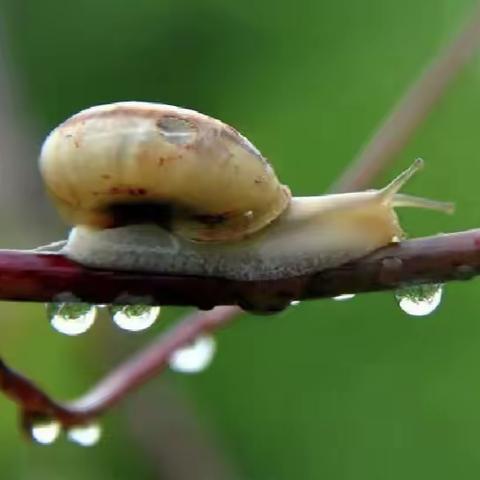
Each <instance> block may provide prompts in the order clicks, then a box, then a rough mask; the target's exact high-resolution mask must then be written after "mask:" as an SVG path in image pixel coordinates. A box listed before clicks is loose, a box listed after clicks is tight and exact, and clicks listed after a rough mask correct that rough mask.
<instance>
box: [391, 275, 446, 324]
mask: <svg viewBox="0 0 480 480" xmlns="http://www.w3.org/2000/svg"><path fill="white" fill-rule="evenodd" d="M442 293H443V285H442V284H440V283H436V284H428V285H413V286H409V287H404V288H401V289H399V290H397V291H396V292H395V298H396V299H397V302H398V305H399V306H400V308H401V309H402V310H403V311H404V312H405V313H408V314H409V315H413V316H416V317H422V316H424V315H429V314H430V313H432V312H433V311H434V310H435V309H436V308H437V307H438V306H439V305H440V302H441V301H442Z"/></svg>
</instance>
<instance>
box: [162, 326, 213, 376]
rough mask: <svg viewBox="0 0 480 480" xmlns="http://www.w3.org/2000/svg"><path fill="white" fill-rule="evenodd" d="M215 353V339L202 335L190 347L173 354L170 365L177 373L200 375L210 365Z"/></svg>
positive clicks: (169, 361) (182, 348)
mask: <svg viewBox="0 0 480 480" xmlns="http://www.w3.org/2000/svg"><path fill="white" fill-rule="evenodd" d="M215 351H216V343H215V339H214V338H213V337H211V336H210V335H201V336H199V337H197V339H196V340H194V341H193V342H192V343H190V344H189V345H186V346H184V347H181V348H179V349H177V350H176V351H175V352H173V354H172V355H171V356H170V358H169V360H168V364H169V366H170V368H171V369H172V370H175V371H177V372H181V373H198V372H201V371H203V370H205V369H206V368H207V367H208V366H209V365H210V363H211V362H212V359H213V356H214V355H215Z"/></svg>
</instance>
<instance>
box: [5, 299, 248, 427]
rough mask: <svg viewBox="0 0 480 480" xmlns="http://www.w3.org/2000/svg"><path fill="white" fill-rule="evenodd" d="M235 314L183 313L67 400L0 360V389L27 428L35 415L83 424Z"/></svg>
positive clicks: (225, 309)
mask: <svg viewBox="0 0 480 480" xmlns="http://www.w3.org/2000/svg"><path fill="white" fill-rule="evenodd" d="M239 313H241V310H240V309H239V308H237V307H217V308H215V309H213V310H211V311H209V312H197V313H194V314H192V315H190V316H187V317H186V318H185V319H183V320H182V321H181V322H179V323H178V324H177V325H176V326H175V327H174V328H173V329H172V330H170V331H167V332H166V333H164V334H162V335H160V336H159V338H158V339H156V340H154V341H153V342H152V343H151V345H149V346H148V347H147V348H145V349H144V350H142V351H141V352H140V353H138V354H137V355H136V356H134V357H132V358H130V359H128V360H127V361H126V362H125V363H123V364H121V365H120V366H119V367H117V368H116V369H115V370H113V371H112V372H111V373H110V374H108V375H107V376H106V377H105V378H104V379H103V380H102V381H100V382H99V383H98V384H97V385H96V386H95V387H93V388H92V389H91V390H90V391H89V392H88V393H87V394H86V395H84V396H83V397H81V398H79V399H77V400H75V401H73V402H70V403H60V402H57V401H55V400H53V399H52V398H51V397H49V396H48V395H47V394H46V393H44V392H43V390H42V389H41V388H40V387H38V386H37V385H35V384H34V383H32V382H31V381H30V380H28V379H27V378H25V377H24V376H23V375H21V374H20V373H18V372H16V371H14V370H12V369H11V368H9V367H8V366H7V365H6V364H5V362H3V361H0V389H1V390H2V391H3V392H4V393H5V394H6V395H7V396H8V397H9V398H11V399H12V400H13V401H14V402H15V403H17V405H18V406H19V407H20V409H21V412H22V419H23V424H24V426H25V427H26V428H27V429H28V428H29V426H30V425H31V423H32V422H34V421H35V419H37V418H54V419H56V420H57V421H58V422H60V423H61V425H62V426H63V427H64V428H68V427H71V426H72V425H81V424H85V423H87V422H89V421H90V420H92V419H93V418H95V417H98V416H99V415H101V414H102V413H103V412H104V411H105V410H107V409H109V408H111V407H112V406H114V405H116V404H117V403H118V402H119V401H120V400H121V399H122V398H124V397H125V396H126V395H128V393H130V392H131V391H132V390H134V389H135V388H137V387H139V386H140V385H142V384H144V383H145V382H147V381H148V380H149V379H150V378H152V377H153V376H155V375H157V374H158V373H160V372H161V371H162V370H163V369H165V368H166V366H167V365H168V360H169V358H170V356H171V355H172V353H173V352H175V351H176V350H177V349H178V348H180V347H182V346H185V345H187V344H188V343H189V342H190V341H192V339H195V338H196V337H198V336H199V335H200V334H202V333H205V332H209V331H213V330H218V329H220V328H222V327H224V326H226V325H227V324H229V323H230V322H231V321H232V320H233V319H234V318H235V316H237V315H238V314H239ZM27 433H29V432H27Z"/></svg>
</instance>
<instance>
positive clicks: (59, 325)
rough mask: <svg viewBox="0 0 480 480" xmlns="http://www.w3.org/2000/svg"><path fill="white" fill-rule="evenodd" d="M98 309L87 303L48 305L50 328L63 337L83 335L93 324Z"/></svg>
mask: <svg viewBox="0 0 480 480" xmlns="http://www.w3.org/2000/svg"><path fill="white" fill-rule="evenodd" d="M97 315H98V309H97V307H96V306H95V305H90V304H89V303H49V304H47V316H48V318H49V319H50V323H51V325H52V327H53V328H54V329H55V330H57V331H58V332H60V333H63V334H65V335H80V334H82V333H85V332H86V331H87V330H88V329H89V328H90V327H91V326H92V325H93V324H94V322H95V319H96V318H97Z"/></svg>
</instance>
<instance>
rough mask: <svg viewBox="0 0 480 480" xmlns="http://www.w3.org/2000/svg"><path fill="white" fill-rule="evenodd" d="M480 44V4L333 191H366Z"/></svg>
mask: <svg viewBox="0 0 480 480" xmlns="http://www.w3.org/2000/svg"><path fill="white" fill-rule="evenodd" d="M479 44H480V4H477V6H476V8H475V10H474V12H473V13H472V15H471V18H470V19H469V21H468V22H467V24H466V25H465V27H464V29H463V30H462V31H461V32H460V33H459V34H458V36H457V37H455V38H454V39H453V41H452V42H451V43H450V44H449V45H447V47H446V48H445V49H444V50H443V51H442V52H441V53H440V54H439V55H438V56H437V57H436V58H435V59H434V60H433V61H432V62H431V64H430V65H428V66H427V68H426V69H425V71H424V72H423V74H422V75H420V77H418V79H416V80H415V82H414V83H413V85H412V86H411V87H410V88H409V90H408V91H407V92H406V93H405V95H404V97H403V98H401V99H400V101H399V102H398V103H397V105H396V106H395V107H394V109H393V110H392V112H391V113H390V115H388V116H387V117H386V119H385V120H383V122H382V123H381V125H380V127H379V129H378V130H377V132H376V133H375V134H374V135H373V137H372V139H371V140H370V142H368V143H367V144H366V145H365V146H364V148H363V149H362V150H361V152H360V153H359V155H358V156H357V157H356V158H355V159H354V160H353V161H352V162H351V164H350V166H349V167H348V168H347V170H346V171H345V172H344V173H343V175H341V176H340V178H339V179H338V180H337V181H336V182H335V183H334V184H333V185H332V187H331V188H330V191H332V192H348V191H353V190H362V189H364V188H368V187H369V186H370V183H371V180H372V179H373V178H376V177H377V176H378V175H379V174H380V173H381V171H382V170H383V169H384V168H385V167H386V166H387V165H388V164H389V163H390V162H392V161H393V160H394V159H395V156H396V155H397V154H398V153H399V152H400V151H401V150H402V148H403V147H404V146H405V145H406V144H407V143H408V141H409V140H410V139H411V137H412V135H413V134H414V133H415V131H416V130H417V128H418V127H419V126H420V124H421V123H422V122H423V120H425V118H426V117H427V115H428V114H429V112H430V110H431V109H432V108H433V106H434V105H435V104H436V103H437V102H438V100H439V99H440V98H441V97H442V95H444V94H445V92H446V90H447V88H448V87H449V86H450V85H451V84H452V82H453V80H454V79H455V78H456V77H457V75H458V74H459V73H460V71H461V70H462V68H463V67H464V66H465V65H466V64H467V62H468V61H469V59H470V57H471V56H472V54H473V53H474V52H475V50H476V49H477V48H478V46H479Z"/></svg>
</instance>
